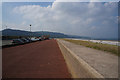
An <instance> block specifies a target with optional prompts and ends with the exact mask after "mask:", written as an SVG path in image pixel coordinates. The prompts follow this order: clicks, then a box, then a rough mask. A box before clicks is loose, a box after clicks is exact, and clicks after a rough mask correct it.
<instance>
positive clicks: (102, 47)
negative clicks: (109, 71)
mask: <svg viewBox="0 0 120 80" xmlns="http://www.w3.org/2000/svg"><path fill="white" fill-rule="evenodd" d="M62 40H65V41H69V42H72V43H75V44H78V45H82V46H85V47H89V48H93V49H97V50H102V51H107V52H110V53H113V54H115V55H117V56H120V55H119V54H118V46H116V45H110V44H101V43H97V42H96V43H94V42H90V41H82V40H71V39H62Z"/></svg>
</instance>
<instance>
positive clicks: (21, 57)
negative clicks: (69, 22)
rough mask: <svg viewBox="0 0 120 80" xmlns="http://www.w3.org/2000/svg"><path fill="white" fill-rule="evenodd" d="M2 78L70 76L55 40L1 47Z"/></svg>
mask: <svg viewBox="0 0 120 80" xmlns="http://www.w3.org/2000/svg"><path fill="white" fill-rule="evenodd" d="M2 77H3V78H71V75H70V73H69V71H68V68H67V66H66V63H65V60H64V58H63V55H62V53H61V51H60V49H59V47H58V44H57V42H56V40H54V39H52V40H45V41H38V42H33V43H29V44H25V45H19V46H15V47H9V48H3V49H2Z"/></svg>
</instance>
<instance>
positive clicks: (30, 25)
mask: <svg viewBox="0 0 120 80" xmlns="http://www.w3.org/2000/svg"><path fill="white" fill-rule="evenodd" d="M31 26H32V25H31V24H30V39H31Z"/></svg>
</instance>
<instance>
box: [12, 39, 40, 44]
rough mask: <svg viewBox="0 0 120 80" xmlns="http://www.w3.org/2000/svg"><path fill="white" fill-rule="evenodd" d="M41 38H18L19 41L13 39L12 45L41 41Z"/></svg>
mask: <svg viewBox="0 0 120 80" xmlns="http://www.w3.org/2000/svg"><path fill="white" fill-rule="evenodd" d="M41 40H42V39H41V38H37V39H36V38H20V39H13V40H12V43H13V44H22V43H30V42H33V41H41Z"/></svg>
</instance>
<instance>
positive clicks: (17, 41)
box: [12, 39, 24, 44]
mask: <svg viewBox="0 0 120 80" xmlns="http://www.w3.org/2000/svg"><path fill="white" fill-rule="evenodd" d="M12 43H13V44H22V43H24V42H23V41H22V40H21V39H13V40H12Z"/></svg>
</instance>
